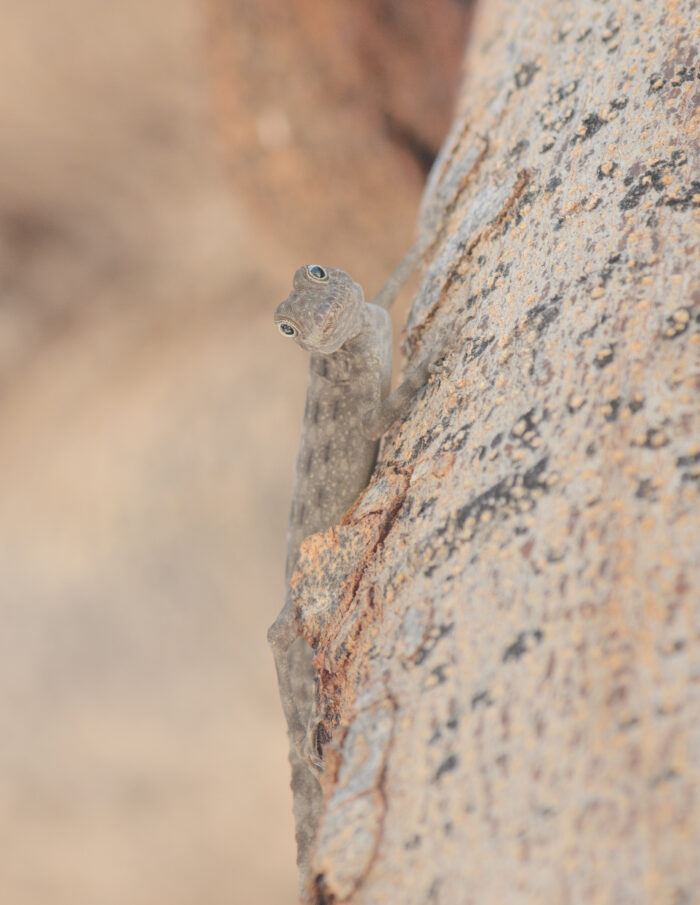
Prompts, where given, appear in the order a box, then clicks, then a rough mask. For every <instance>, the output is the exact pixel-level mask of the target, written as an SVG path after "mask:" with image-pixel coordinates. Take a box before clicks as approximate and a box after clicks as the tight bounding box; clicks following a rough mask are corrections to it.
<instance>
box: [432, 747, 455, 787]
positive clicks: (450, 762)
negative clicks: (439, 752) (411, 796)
mask: <svg viewBox="0 0 700 905" xmlns="http://www.w3.org/2000/svg"><path fill="white" fill-rule="evenodd" d="M458 763H459V758H458V757H457V755H456V754H450V756H449V757H446V758H445V760H444V761H443V762H442V763H441V764H440V766H439V767H438V768H437V770H436V771H435V777H434V779H433V782H437V781H438V780H439V779H440V777H441V776H444V775H445V773H450V772H451V771H452V770H454V769H456V767H457V764H458Z"/></svg>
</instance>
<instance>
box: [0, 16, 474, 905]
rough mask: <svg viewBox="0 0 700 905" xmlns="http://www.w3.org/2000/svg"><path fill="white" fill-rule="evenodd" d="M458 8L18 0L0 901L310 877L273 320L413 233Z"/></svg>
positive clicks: (7, 193)
mask: <svg viewBox="0 0 700 905" xmlns="http://www.w3.org/2000/svg"><path fill="white" fill-rule="evenodd" d="M470 15H471V7H470V4H469V3H465V2H460V0H411V2H407V0H403V2H399V0H397V2H376V0H372V2H370V0H366V2H365V0H325V2H322V0H260V2H251V0H247V2H246V0H146V2H144V0H139V2H137V0H121V2H120V3H118V4H114V3H105V2H102V3H99V2H97V0H64V2H53V0H49V2H47V0H0V21H1V23H2V25H1V28H0V902H2V903H8V905H34V903H41V905H46V903H47V902H50V903H52V905H63V903H70V905H88V903H89V905H112V903H114V905H117V903H119V905H124V903H129V905H160V903H168V905H180V903H182V905H184V903H188V905H190V903H201V902H203V901H206V902H208V903H211V905H218V903H245V902H256V903H262V905H277V903H279V905H283V903H293V902H295V901H296V895H295V888H296V880H295V868H294V851H293V827H292V819H291V798H290V794H289V791H288V773H287V763H286V735H285V729H284V724H283V719H282V715H281V711H280V706H279V703H278V698H277V690H276V686H275V681H274V670H273V666H272V659H271V655H270V653H269V651H268V649H267V645H266V643H265V630H266V627H267V626H268V625H269V623H270V622H271V621H272V619H273V618H274V616H275V615H276V613H277V612H278V610H279V608H280V606H281V604H282V601H283V596H284V589H283V581H282V573H283V563H284V536H285V528H286V520H287V509H288V503H289V494H290V484H291V476H292V469H293V463H294V458H295V449H296V444H297V441H298V433H299V423H300V418H301V412H302V408H303V394H304V387H305V381H306V364H307V363H306V361H305V360H304V356H303V354H302V353H301V351H300V350H299V349H298V348H297V347H296V346H294V345H293V344H289V343H285V342H284V341H283V339H282V338H280V337H279V335H278V334H277V332H276V331H275V329H274V328H273V326H272V323H271V315H272V311H273V309H274V307H275V305H276V304H277V303H278V302H279V301H280V300H281V299H282V298H284V297H285V296H286V295H287V293H288V291H289V288H290V286H291V275H292V273H293V271H294V269H295V268H296V267H297V266H299V264H301V263H305V262H308V261H319V262H321V263H324V264H330V265H333V266H341V267H344V268H346V269H347V270H349V271H350V272H351V273H352V274H353V276H354V277H355V278H356V279H357V280H359V281H360V282H361V283H362V284H363V285H364V287H365V291H366V294H367V295H368V296H370V295H371V294H372V293H373V292H375V291H376V290H378V289H379V288H380V286H381V283H382V281H383V279H384V278H385V277H386V276H387V275H388V274H389V272H390V271H391V269H392V268H393V266H394V265H395V264H396V263H398V261H399V260H400V258H401V256H402V255H403V253H404V252H405V251H406V249H407V248H408V247H409V245H410V244H411V241H412V237H413V228H414V222H415V216H416V210H417V205H418V201H419V195H420V190H421V186H422V183H423V181H424V178H425V174H426V172H427V169H428V168H429V166H430V163H431V161H432V158H433V156H434V154H435V153H436V151H437V149H438V148H439V146H440V143H441V140H442V138H443V135H444V133H445V131H446V129H447V128H448V126H449V123H450V119H451V115H452V106H453V102H454V98H455V96H456V91H457V86H458V84H459V78H460V61H461V58H462V54H463V48H464V42H465V36H466V32H467V29H468V24H469V18H470ZM406 301H407V300H406ZM404 304H405V303H404ZM396 322H397V323H399V322H400V314H399V315H398V317H397V320H396Z"/></svg>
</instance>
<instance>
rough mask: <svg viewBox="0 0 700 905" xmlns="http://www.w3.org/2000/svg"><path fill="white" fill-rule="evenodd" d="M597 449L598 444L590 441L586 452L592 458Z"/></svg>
mask: <svg viewBox="0 0 700 905" xmlns="http://www.w3.org/2000/svg"><path fill="white" fill-rule="evenodd" d="M595 451H596V445H595V443H593V442H591V443H589V444H588V446H587V447H586V449H585V453H586V455H587V456H588V458H589V459H590V458H591V456H594V455H595Z"/></svg>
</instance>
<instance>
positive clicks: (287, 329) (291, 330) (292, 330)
mask: <svg viewBox="0 0 700 905" xmlns="http://www.w3.org/2000/svg"><path fill="white" fill-rule="evenodd" d="M277 329H278V330H279V331H280V333H281V334H282V335H283V336H296V335H297V331H296V327H292V325H291V324H287V323H285V322H284V321H282V323H281V324H277Z"/></svg>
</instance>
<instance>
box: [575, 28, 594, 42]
mask: <svg viewBox="0 0 700 905" xmlns="http://www.w3.org/2000/svg"><path fill="white" fill-rule="evenodd" d="M592 31H593V29H592V28H590V27H589V28H586V29H585V30H584V31H582V32H581V34H580V35H579V36H578V38H576V43H577V44H580V43H581V42H582V41H585V40H586V38H587V37H588V36H589V35H590V33H591V32H592Z"/></svg>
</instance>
